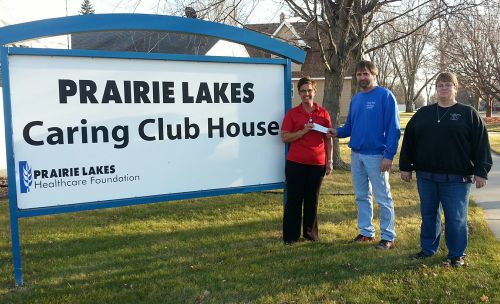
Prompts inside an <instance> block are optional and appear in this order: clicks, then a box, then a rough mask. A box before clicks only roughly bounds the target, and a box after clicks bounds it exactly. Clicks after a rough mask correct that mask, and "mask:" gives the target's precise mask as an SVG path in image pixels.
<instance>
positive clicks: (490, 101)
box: [486, 96, 494, 117]
mask: <svg viewBox="0 0 500 304" xmlns="http://www.w3.org/2000/svg"><path fill="white" fill-rule="evenodd" d="M493 100H494V99H493V98H491V97H489V96H488V98H487V99H486V117H491V114H492V113H493Z"/></svg>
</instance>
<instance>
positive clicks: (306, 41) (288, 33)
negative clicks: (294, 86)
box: [245, 20, 326, 78]
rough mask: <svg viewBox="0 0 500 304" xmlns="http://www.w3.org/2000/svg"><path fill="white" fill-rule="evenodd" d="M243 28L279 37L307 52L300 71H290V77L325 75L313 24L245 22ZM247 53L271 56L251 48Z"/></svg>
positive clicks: (253, 55)
mask: <svg viewBox="0 0 500 304" xmlns="http://www.w3.org/2000/svg"><path fill="white" fill-rule="evenodd" d="M245 28H247V29H249V30H252V31H256V32H259V33H262V34H265V35H268V36H270V37H273V38H277V39H281V40H283V41H286V42H288V43H290V44H292V45H295V46H297V47H300V48H302V49H304V50H305V51H306V52H307V55H306V60H305V62H304V64H303V65H302V67H301V71H294V72H292V77H294V78H298V77H302V76H310V77H315V78H323V77H325V69H326V66H325V63H324V61H323V59H322V57H321V51H320V48H319V44H318V40H317V38H316V33H315V29H314V25H313V24H311V23H306V22H291V23H289V22H286V21H285V20H283V21H281V22H280V23H264V24H247V25H245ZM248 53H249V54H250V56H251V57H271V54H269V53H266V52H264V51H261V50H257V49H253V48H249V49H248Z"/></svg>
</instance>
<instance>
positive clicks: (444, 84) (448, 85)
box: [436, 82, 455, 89]
mask: <svg viewBox="0 0 500 304" xmlns="http://www.w3.org/2000/svg"><path fill="white" fill-rule="evenodd" d="M454 86H455V85H454V84H453V83H451V82H445V83H439V84H437V85H436V87H437V88H438V89H444V88H447V89H449V88H453V87H454Z"/></svg>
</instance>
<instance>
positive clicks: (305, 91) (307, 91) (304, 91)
mask: <svg viewBox="0 0 500 304" xmlns="http://www.w3.org/2000/svg"><path fill="white" fill-rule="evenodd" d="M312 92H314V90H311V89H310V90H299V93H301V94H304V93H312Z"/></svg>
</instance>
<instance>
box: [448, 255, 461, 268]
mask: <svg viewBox="0 0 500 304" xmlns="http://www.w3.org/2000/svg"><path fill="white" fill-rule="evenodd" d="M444 264H445V265H446V266H451V267H463V266H465V265H466V264H465V257H454V258H451V259H448V260H446V262H445V263H444Z"/></svg>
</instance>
